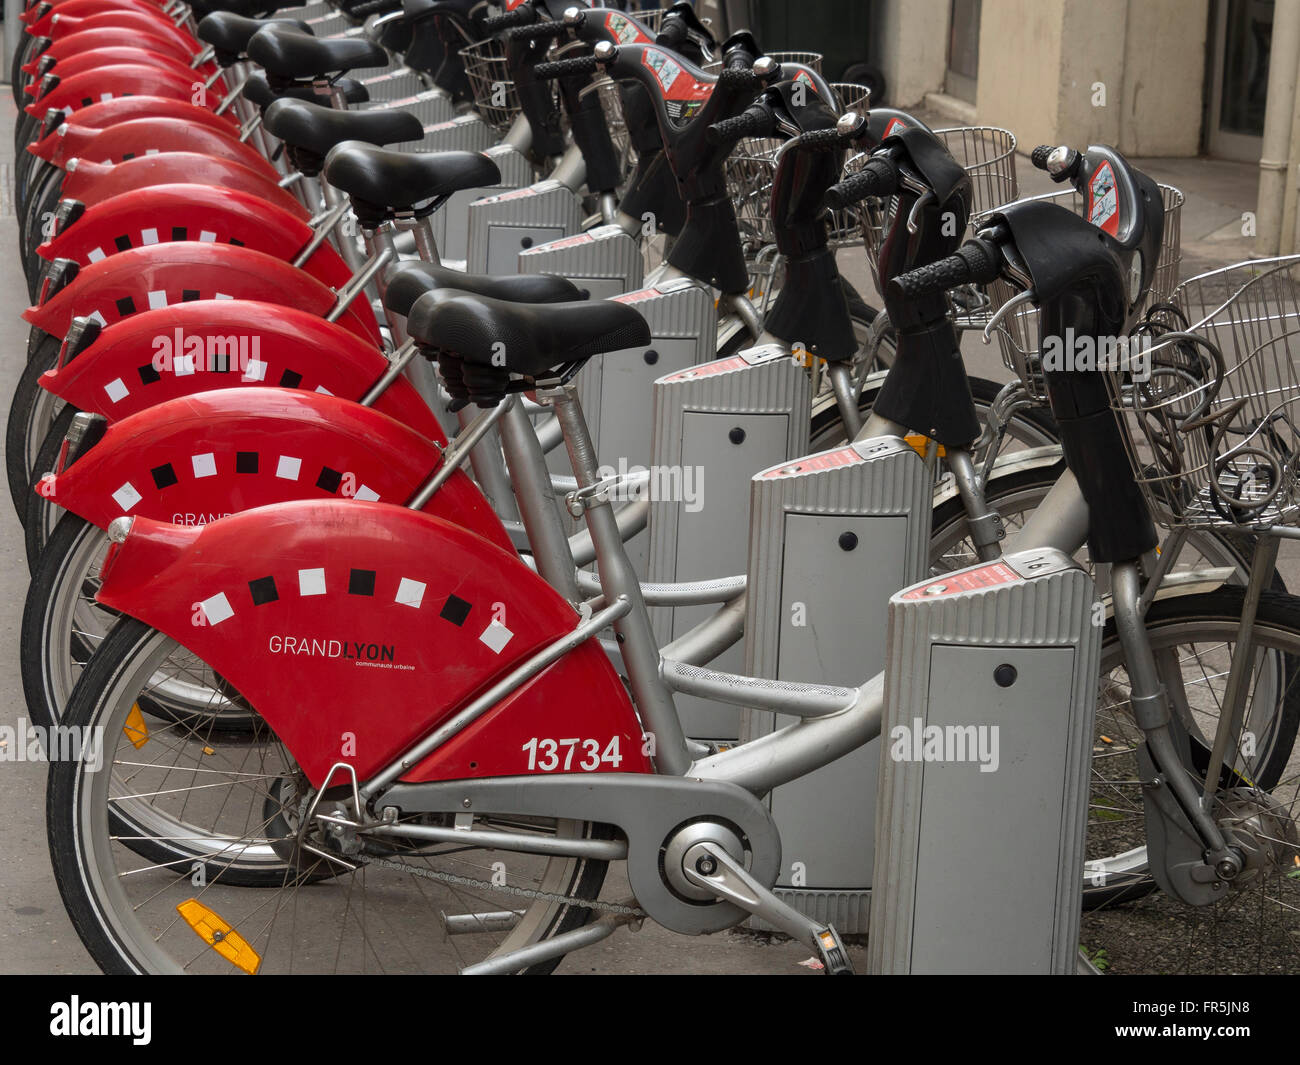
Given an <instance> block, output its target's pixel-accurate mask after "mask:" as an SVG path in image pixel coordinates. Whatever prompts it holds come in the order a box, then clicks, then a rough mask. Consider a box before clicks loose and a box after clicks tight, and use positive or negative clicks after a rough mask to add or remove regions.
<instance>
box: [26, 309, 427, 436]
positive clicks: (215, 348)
mask: <svg viewBox="0 0 1300 1065" xmlns="http://www.w3.org/2000/svg"><path fill="white" fill-rule="evenodd" d="M200 348H201V350H202V355H201V357H200V355H199V354H198V352H199V351H200ZM178 349H179V350H178ZM68 354H69V353H68V350H67V346H66V345H65V347H64V350H63V351H62V352H61V353H60V358H61V359H65V360H67V355H68ZM178 356H179V357H180V359H182V360H184V361H183V363H181V364H180V367H181V368H182V369H184V370H188V369H189V367H190V366H191V365H192V366H194V368H195V372H194V373H176V372H175V370H176V368H177V366H178V362H177V357H178ZM223 356H224V361H223ZM231 363H234V369H233V371H232V370H227V371H225V372H220V368H221V367H222V366H229V365H230V364H231ZM387 365H388V363H387V360H386V359H385V358H384V357H383V355H381V354H380V353H379V351H378V350H377V349H376V348H375V347H374V346H373V345H371V344H368V343H366V342H365V341H364V340H360V339H359V338H358V337H357V336H356V335H355V334H354V333H350V332H348V330H346V329H344V328H343V327H342V326H340V325H336V324H334V323H333V322H327V321H325V320H324V319H323V318H321V317H319V316H318V315H314V314H312V313H311V311H310V310H307V309H304V308H301V307H298V306H284V305H281V304H276V303H269V302H262V301H253V300H241V301H240V302H239V303H238V305H233V304H231V303H230V302H229V301H228V300H199V301H197V302H195V303H180V304H176V305H174V306H170V307H164V308H160V309H158V310H154V311H142V312H141V313H139V314H135V315H132V316H131V317H129V318H126V319H124V320H122V321H119V322H114V323H113V324H112V325H110V326H108V327H107V328H105V329H103V330H102V331H101V332H100V334H99V336H98V337H96V338H95V339H94V341H93V342H92V343H91V344H90V345H89V346H87V347H86V348H85V349H84V350H82V351H81V352H79V353H78V354H77V355H75V357H73V358H71V359H70V360H67V361H64V362H62V363H61V364H60V365H59V366H58V367H56V368H55V369H53V370H51V371H49V372H48V373H46V374H45V375H44V376H43V377H42V378H41V387H43V388H45V389H47V390H48V391H50V392H52V393H53V394H54V395H56V396H58V397H59V398H61V399H64V400H66V401H67V402H69V403H71V404H72V405H73V406H74V407H76V408H77V409H78V410H84V411H89V412H91V413H93V414H100V415H103V417H105V418H106V419H108V421H109V422H116V421H121V420H122V419H123V418H126V417H129V416H130V415H132V414H135V413H137V412H139V411H142V410H145V409H147V408H149V407H154V406H157V405H158V404H160V403H165V402H167V401H168V400H172V399H176V398H178V397H181V396H190V395H193V394H195V393H196V392H206V391H209V390H212V389H241V390H242V389H246V388H250V387H254V386H258V385H279V386H280V387H282V388H295V389H301V390H303V391H307V392H313V393H314V392H320V391H324V392H327V393H329V394H331V395H335V396H341V397H344V398H346V399H351V400H357V399H360V398H361V397H362V396H363V395H364V394H365V393H366V390H367V389H369V388H370V386H371V385H373V384H374V383H375V381H377V380H378V379H379V377H380V375H381V374H383V372H384V370H385V369H386V368H387ZM375 408H376V409H377V410H380V411H383V412H384V413H385V414H387V415H388V416H390V417H392V418H395V419H396V420H397V421H399V422H401V423H402V424H403V425H406V426H409V427H410V428H411V429H414V430H415V431H416V432H418V433H420V434H421V435H422V436H424V437H425V438H426V439H428V440H433V441H437V442H438V443H440V444H441V443H444V442H445V441H446V437H445V436H444V434H443V431H442V427H441V426H440V425H439V424H438V420H437V419H436V418H435V417H434V416H433V414H432V412H431V411H430V410H429V407H428V405H427V404H426V403H425V402H424V400H423V399H421V398H420V396H419V394H418V393H417V392H416V391H415V388H414V387H413V386H412V385H411V383H410V382H409V381H408V380H407V379H406V378H405V377H399V378H398V379H397V380H396V381H394V382H393V383H392V384H391V385H389V386H388V388H386V389H385V390H384V393H383V395H381V396H380V397H379V399H378V401H377V402H376V403H375Z"/></svg>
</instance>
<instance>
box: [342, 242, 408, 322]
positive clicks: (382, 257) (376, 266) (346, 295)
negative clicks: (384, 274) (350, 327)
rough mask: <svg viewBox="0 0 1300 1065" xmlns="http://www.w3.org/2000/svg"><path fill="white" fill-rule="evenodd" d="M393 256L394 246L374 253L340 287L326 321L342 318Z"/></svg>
mask: <svg viewBox="0 0 1300 1065" xmlns="http://www.w3.org/2000/svg"><path fill="white" fill-rule="evenodd" d="M393 256H394V252H393V250H392V248H383V249H382V250H380V251H379V252H378V253H377V254H375V255H372V256H371V257H370V259H369V261H368V262H367V263H366V264H365V265H364V266H363V267H362V268H361V270H360V271H359V272H357V273H355V274H353V275H352V280H351V281H349V282H348V283H347V284H346V285H344V286H343V287H342V288H341V289H339V294H338V298H337V299H336V300H335V301H334V306H333V308H331V310H330V312H329V314H327V315H326V316H325V321H327V322H337V321H338V320H339V319H340V318H342V317H343V314H344V312H345V311H346V310H347V309H348V307H349V306H350V305H351V303H352V301H353V300H354V299H356V298H357V296H359V295H360V294H361V292H362V290H364V289H365V287H366V285H368V284H370V279H371V278H373V277H374V276H375V274H377V273H379V271H380V270H382V269H383V268H384V267H385V266H387V265H388V264H389V262H391V261H392V259H393Z"/></svg>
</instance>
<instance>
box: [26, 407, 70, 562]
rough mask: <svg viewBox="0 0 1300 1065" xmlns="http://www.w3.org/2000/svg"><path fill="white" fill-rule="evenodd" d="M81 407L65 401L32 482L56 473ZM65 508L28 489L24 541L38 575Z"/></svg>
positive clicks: (46, 438) (42, 446) (29, 558)
mask: <svg viewBox="0 0 1300 1065" xmlns="http://www.w3.org/2000/svg"><path fill="white" fill-rule="evenodd" d="M76 413H77V409H76V408H75V407H74V406H73V405H72V404H71V403H65V404H64V405H63V409H62V410H61V411H59V416H58V417H57V418H55V419H54V423H53V424H52V425H51V426H50V431H49V432H48V433H46V434H45V442H44V443H43V444H41V449H40V451H39V452H37V457H36V465H35V467H34V468H33V470H32V474H33V477H32V483H33V484H38V483H39V481H40V478H41V477H43V476H44V475H45V474H47V473H52V472H53V470H54V467H55V465H56V464H57V463H58V461H59V451H60V450H62V448H63V438H64V437H65V436H67V435H68V429H69V428H70V427H71V425H72V419H73V416H74V415H76ZM63 514H64V511H63V509H62V508H61V507H60V506H59V505H58V503H56V502H55V501H53V500H51V499H49V498H47V497H46V496H43V495H41V494H40V493H39V492H37V491H35V490H33V491H30V492H28V493H27V510H26V512H25V514H23V515H22V516H21V519H20V520H21V521H22V523H23V545H24V547H25V548H26V550H27V572H28V573H31V574H33V575H35V573H36V567H37V563H39V562H40V559H41V552H42V551H44V550H45V544H46V542H47V541H48V540H49V538H50V536H51V535H52V533H53V531H54V527H55V526H56V525H57V524H58V523H59V521H60V517H61V515H63Z"/></svg>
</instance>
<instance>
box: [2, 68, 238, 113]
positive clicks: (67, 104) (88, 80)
mask: <svg viewBox="0 0 1300 1065" xmlns="http://www.w3.org/2000/svg"><path fill="white" fill-rule="evenodd" d="M49 77H54V78H57V77H58V75H57V74H55V75H49ZM225 95H226V94H225V90H224V89H221V88H219V87H217V86H216V85H212V86H210V87H208V88H207V89H204V88H203V79H202V78H201V77H200V76H199V75H197V74H193V73H191V74H188V75H187V74H173V73H172V72H171V71H169V70H165V69H162V68H160V67H147V66H145V65H143V64H142V63H114V64H113V65H111V66H106V67H100V68H99V69H98V70H86V71H82V73H80V74H73V75H72V76H71V77H69V78H68V79H67V80H64V79H62V78H60V79H59V81H58V84H57V85H55V86H53V88H51V89H50V90H49V91H48V92H46V93H43V94H42V95H41V96H39V97H37V98H36V99H35V100H34V101H32V102H31V103H29V104H28V105H27V106H26V107H24V108H23V110H24V111H26V112H27V113H28V114H29V115H35V116H36V117H37V118H42V117H44V115H45V112H46V111H48V110H49V109H50V108H55V109H57V110H59V111H62V112H64V114H67V113H69V112H74V113H75V112H76V111H78V110H79V109H80V108H83V107H90V106H91V105H92V104H96V103H102V102H103V101H105V100H112V99H115V98H116V97H118V96H162V97H165V98H168V99H172V100H188V101H189V102H190V103H192V104H193V105H194V106H195V107H206V108H208V109H209V110H215V109H216V107H217V105H218V104H220V103H221V101H222V100H223V99H225Z"/></svg>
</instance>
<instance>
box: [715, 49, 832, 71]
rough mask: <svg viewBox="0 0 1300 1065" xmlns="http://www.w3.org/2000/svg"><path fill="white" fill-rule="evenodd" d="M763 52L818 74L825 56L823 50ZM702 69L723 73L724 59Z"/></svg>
mask: <svg viewBox="0 0 1300 1065" xmlns="http://www.w3.org/2000/svg"><path fill="white" fill-rule="evenodd" d="M763 54H764V55H765V56H767V57H768V58H769V59H775V60H776V61H777V62H778V63H780V64H782V65H784V64H786V63H800V64H802V65H803V66H806V67H808V68H809V69H810V70H813V71H815V72H816V73H818V74H820V73H821V72H822V59H823V58H824V57H823V56H822V54H821V52H764V53H763ZM701 69H703V71H704V73H706V74H721V73H722V60H721V59H714V60H712V61H711V62H708V63H705V64H704V66H703V67H702V68H701Z"/></svg>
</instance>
